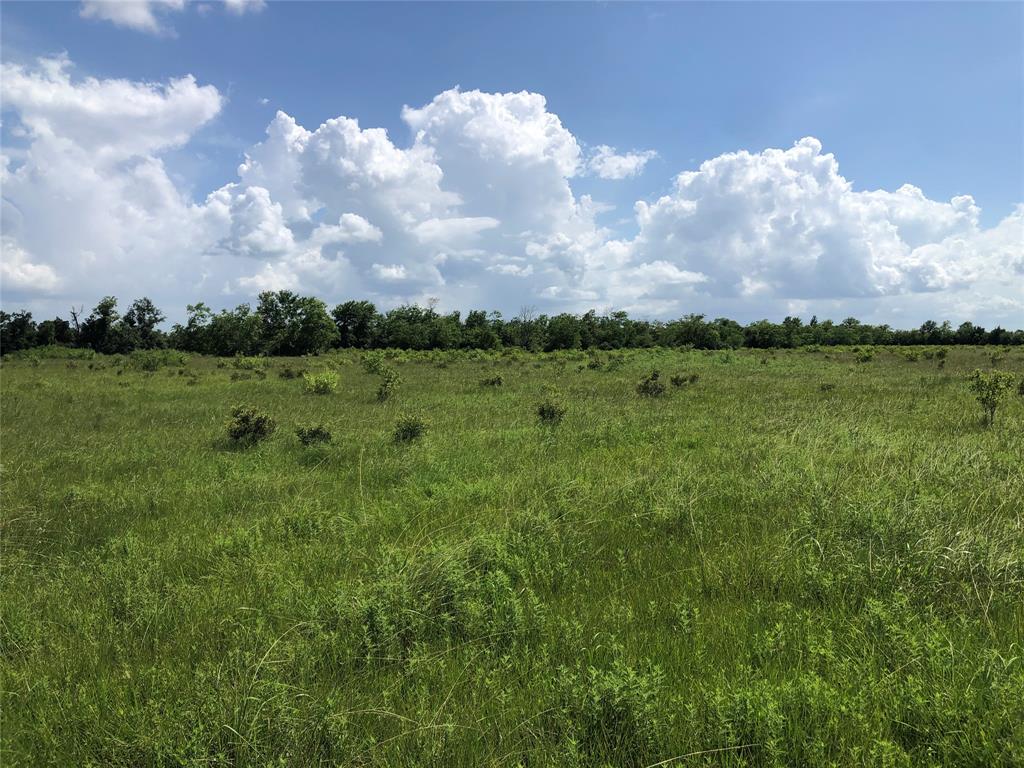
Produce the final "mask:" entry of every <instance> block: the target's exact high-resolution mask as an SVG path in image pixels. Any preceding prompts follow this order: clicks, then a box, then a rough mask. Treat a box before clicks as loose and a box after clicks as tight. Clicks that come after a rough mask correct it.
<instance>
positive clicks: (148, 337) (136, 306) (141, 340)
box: [124, 297, 166, 349]
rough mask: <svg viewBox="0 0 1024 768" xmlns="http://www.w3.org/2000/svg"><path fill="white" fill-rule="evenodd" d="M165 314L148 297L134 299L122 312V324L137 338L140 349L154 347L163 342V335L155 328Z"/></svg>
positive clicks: (159, 345)
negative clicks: (125, 310) (126, 309)
mask: <svg viewBox="0 0 1024 768" xmlns="http://www.w3.org/2000/svg"><path fill="white" fill-rule="evenodd" d="M165 319H166V316H165V315H164V313H163V312H161V311H160V310H159V309H157V308H156V305H155V304H154V303H153V302H152V301H150V300H149V299H148V298H146V297H143V298H141V299H136V300H135V301H134V302H133V303H132V305H131V306H130V307H129V308H128V311H127V312H125V313H124V324H125V326H126V327H127V328H129V329H131V332H132V333H133V334H134V335H135V337H136V339H137V346H139V347H140V348H142V349H156V348H157V347H162V346H164V344H165V338H164V335H163V334H162V333H161V332H160V331H159V330H157V326H158V325H160V323H162V322H163V321H164V320H165Z"/></svg>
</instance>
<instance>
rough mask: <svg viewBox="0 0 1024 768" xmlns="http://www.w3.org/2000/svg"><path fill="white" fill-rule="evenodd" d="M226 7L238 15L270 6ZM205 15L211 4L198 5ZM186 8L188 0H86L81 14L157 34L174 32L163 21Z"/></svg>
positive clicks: (260, 0) (234, 3)
mask: <svg viewBox="0 0 1024 768" xmlns="http://www.w3.org/2000/svg"><path fill="white" fill-rule="evenodd" d="M223 2H224V8H225V9H226V10H227V11H228V13H231V14H233V15H236V16H241V15H242V14H244V13H249V12H254V13H256V12H259V11H261V10H263V8H264V7H266V2H265V0H223ZM195 7H196V9H197V12H198V13H199V14H200V15H201V16H205V15H206V14H207V13H209V11H210V9H211V7H212V6H211V5H210V4H209V3H200V4H196V6H195ZM185 8H186V2H185V0H82V5H81V7H80V10H79V13H80V14H81V15H82V17H83V18H86V19H99V20H101V21H109V22H111V23H112V24H114V25H115V26H118V27H124V28H126V29H134V30H136V31H138V32H148V33H150V34H153V35H173V34H174V31H173V29H171V28H170V27H168V26H166V25H165V24H163V23H162V22H161V18H162V17H163V16H166V15H167V14H170V13H180V12H182V11H184V10H185Z"/></svg>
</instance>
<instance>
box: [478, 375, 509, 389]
mask: <svg viewBox="0 0 1024 768" xmlns="http://www.w3.org/2000/svg"><path fill="white" fill-rule="evenodd" d="M504 383H505V379H504V378H503V377H502V375H501V374H500V373H499V374H497V375H495V376H488V377H487V378H484V379H481V380H480V386H481V387H500V386H502V385H503V384H504Z"/></svg>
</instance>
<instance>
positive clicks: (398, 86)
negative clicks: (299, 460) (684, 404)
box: [0, 0, 1024, 327]
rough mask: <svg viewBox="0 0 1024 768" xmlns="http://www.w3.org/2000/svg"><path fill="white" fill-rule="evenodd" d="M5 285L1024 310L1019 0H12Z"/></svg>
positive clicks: (789, 307)
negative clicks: (370, 0) (555, 0)
mask: <svg viewBox="0 0 1024 768" xmlns="http://www.w3.org/2000/svg"><path fill="white" fill-rule="evenodd" d="M0 43H2V51H0V55H2V56H0V57H2V66H3V70H2V78H0V107H2V127H0V155H2V156H0V184H2V193H3V207H2V212H0V228H2V236H0V242H2V248H3V253H2V261H0V299H2V303H3V307H4V309H5V310H7V311H12V310H14V309H20V308H26V309H29V310H31V311H33V313H34V314H35V315H36V317H37V318H42V317H45V316H51V317H52V316H53V315H54V314H59V315H61V316H64V317H67V316H68V310H69V308H70V307H72V306H74V307H78V306H82V305H84V306H85V307H86V309H87V310H88V308H90V307H91V306H93V305H94V304H95V303H96V302H97V301H98V299H99V298H101V297H102V296H104V295H115V296H117V297H118V298H119V299H120V301H121V304H122V306H124V305H126V304H127V303H129V302H130V301H131V300H133V299H135V298H138V297H139V296H143V295H146V296H149V297H150V298H152V299H153V300H154V301H155V302H156V303H157V304H158V306H160V307H161V308H162V309H164V311H165V312H166V313H167V315H168V316H169V318H170V319H171V320H180V319H182V318H183V317H184V314H185V307H186V305H187V304H192V303H195V302H198V301H203V302H205V303H207V304H208V305H210V306H212V307H214V308H217V309H219V308H222V307H233V306H235V305H237V304H239V303H242V302H253V301H254V300H255V297H256V296H257V295H258V294H259V292H260V291H263V290H279V289H288V290H295V291H298V292H301V293H304V294H312V295H316V296H318V297H320V298H322V299H324V300H325V301H326V302H327V303H328V304H329V305H333V304H334V303H337V302H340V301H344V300H348V299H364V298H365V299H370V300H371V301H374V302H375V303H376V304H377V305H378V306H379V307H381V308H389V307H392V306H396V305H399V304H403V303H413V302H415V303H421V304H423V303H426V302H428V301H431V300H436V302H437V304H438V307H439V309H442V310H456V309H458V310H462V311H467V310H469V309H474V308H483V309H496V310H500V311H501V312H503V313H504V314H505V315H506V316H511V315H515V314H517V313H518V312H519V311H521V310H522V309H523V308H525V307H530V308H532V309H534V310H535V311H537V312H546V313H558V312H582V311H586V310H588V309H592V308H593V309H596V310H598V311H608V310H626V311H628V312H629V313H630V314H631V315H634V316H639V317H648V318H659V319H667V318H673V317H679V316H681V315H683V314H688V313H699V314H705V315H708V316H709V317H719V316H727V317H732V318H734V319H737V320H740V321H744V322H748V321H751V320H755V319H760V318H769V319H774V320H780V319H781V318H782V317H784V316H786V315H797V316H800V317H803V318H804V319H809V318H810V316H811V315H817V316H818V317H819V318H825V317H831V318H833V319H836V320H841V319H843V318H845V317H848V316H851V315H852V316H855V317H858V318H860V319H862V320H864V321H869V322H876V323H888V324H890V325H893V326H895V327H913V326H916V325H920V323H921V322H923V321H924V320H926V319H936V320H946V319H948V320H950V321H953V322H954V323H959V322H963V321H966V320H969V321H972V322H977V323H981V324H983V325H987V326H992V325H996V324H1001V325H1003V326H1010V327H1024V4H1022V3H985V2H972V3H953V2H944V3H936V4H932V3H923V2H915V3H851V4H847V3H839V2H834V3H833V2H822V3H771V2H759V3H652V4H647V3H603V4H597V3H562V4H548V3H529V2H520V3H453V4H437V3H410V4H406V3H379V4H361V3H331V2H259V0H232V1H231V2H226V3H225V2H186V1H185V0H160V1H158V2H145V1H143V0H140V1H138V2H102V1H99V2H98V1H96V0H86V1H85V2H4V3H2V4H0Z"/></svg>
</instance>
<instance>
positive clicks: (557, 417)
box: [537, 397, 566, 426]
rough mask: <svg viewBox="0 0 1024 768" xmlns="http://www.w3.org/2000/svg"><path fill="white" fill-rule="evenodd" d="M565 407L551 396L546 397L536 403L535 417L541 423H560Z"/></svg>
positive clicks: (552, 424) (551, 424) (550, 424)
mask: <svg viewBox="0 0 1024 768" xmlns="http://www.w3.org/2000/svg"><path fill="white" fill-rule="evenodd" d="M565 412H566V408H565V406H564V405H562V404H561V403H559V402H557V401H556V400H554V399H553V398H550V397H549V398H546V399H545V400H544V401H543V402H541V403H539V404H538V405H537V418H539V419H540V423H541V424H547V425H549V426H554V425H555V424H560V423H561V422H562V419H563V418H564V417H565Z"/></svg>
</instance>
